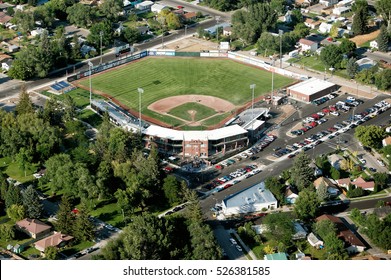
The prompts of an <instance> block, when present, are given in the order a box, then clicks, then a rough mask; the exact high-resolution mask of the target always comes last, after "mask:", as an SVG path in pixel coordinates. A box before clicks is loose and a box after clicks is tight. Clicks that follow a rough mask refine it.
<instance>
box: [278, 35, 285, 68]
mask: <svg viewBox="0 0 391 280" xmlns="http://www.w3.org/2000/svg"><path fill="white" fill-rule="evenodd" d="M283 33H284V31H282V30H281V29H279V30H278V34H279V35H280V68H282V34H283Z"/></svg>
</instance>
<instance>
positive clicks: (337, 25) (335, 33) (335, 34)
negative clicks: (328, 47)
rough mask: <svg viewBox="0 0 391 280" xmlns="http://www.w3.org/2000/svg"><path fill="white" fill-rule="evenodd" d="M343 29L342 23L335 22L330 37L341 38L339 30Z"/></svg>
mask: <svg viewBox="0 0 391 280" xmlns="http://www.w3.org/2000/svg"><path fill="white" fill-rule="evenodd" d="M340 27H341V22H340V21H338V20H337V21H335V22H334V23H333V25H332V26H331V29H330V34H329V35H330V37H332V38H338V37H339V32H338V29H339V28H340Z"/></svg>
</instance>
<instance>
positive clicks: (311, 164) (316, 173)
mask: <svg viewBox="0 0 391 280" xmlns="http://www.w3.org/2000/svg"><path fill="white" fill-rule="evenodd" d="M316 51H318V50H316ZM309 167H311V168H313V169H314V176H315V177H319V176H322V175H323V171H322V169H320V168H319V167H318V166H317V165H316V164H315V163H313V162H311V163H310V164H309Z"/></svg>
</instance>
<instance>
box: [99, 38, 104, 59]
mask: <svg viewBox="0 0 391 280" xmlns="http://www.w3.org/2000/svg"><path fill="white" fill-rule="evenodd" d="M99 36H100V64H102V36H103V31H100V32H99Z"/></svg>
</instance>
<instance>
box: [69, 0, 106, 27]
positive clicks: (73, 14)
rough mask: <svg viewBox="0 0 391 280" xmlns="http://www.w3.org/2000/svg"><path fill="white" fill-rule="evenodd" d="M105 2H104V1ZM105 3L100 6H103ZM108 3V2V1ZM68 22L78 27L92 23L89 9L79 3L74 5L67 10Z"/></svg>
mask: <svg viewBox="0 0 391 280" xmlns="http://www.w3.org/2000/svg"><path fill="white" fill-rule="evenodd" d="M105 2H106V1H105ZM105 2H104V3H103V4H102V5H101V6H103V5H105ZM108 2H110V0H108ZM67 14H68V21H69V22H70V23H71V24H75V25H76V26H78V27H87V26H88V25H90V24H91V21H92V12H91V7H90V6H88V5H84V4H81V3H76V4H74V5H73V6H71V7H68V8H67Z"/></svg>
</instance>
